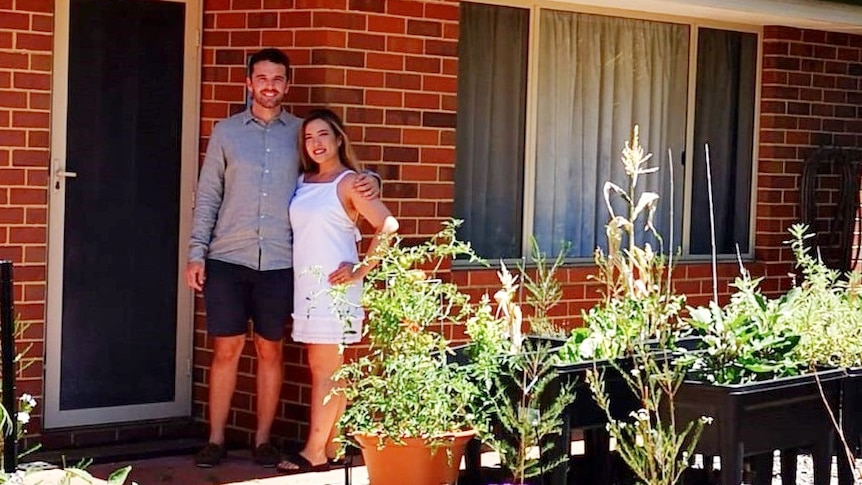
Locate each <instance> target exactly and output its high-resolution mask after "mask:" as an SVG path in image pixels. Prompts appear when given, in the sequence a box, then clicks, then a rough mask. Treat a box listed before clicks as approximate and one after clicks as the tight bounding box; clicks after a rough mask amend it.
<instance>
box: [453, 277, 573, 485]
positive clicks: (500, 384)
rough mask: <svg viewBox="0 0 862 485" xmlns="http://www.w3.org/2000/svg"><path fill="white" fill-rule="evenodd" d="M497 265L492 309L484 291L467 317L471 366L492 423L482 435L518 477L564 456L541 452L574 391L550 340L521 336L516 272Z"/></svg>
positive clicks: (555, 431)
mask: <svg viewBox="0 0 862 485" xmlns="http://www.w3.org/2000/svg"><path fill="white" fill-rule="evenodd" d="M500 266H501V269H500V271H499V272H498V277H499V279H500V282H501V286H502V288H501V289H500V290H499V291H498V292H497V293H496V294H495V295H494V299H495V300H496V302H497V304H498V307H497V308H498V310H497V312H496V314H492V313H491V306H490V304H489V300H488V298H487V297H485V298H483V300H482V302H481V303H480V305H479V306H478V308H477V311H476V313H475V314H474V316H473V317H472V318H471V319H469V320H468V321H467V325H466V332H467V335H469V336H470V342H471V343H470V347H469V351H470V364H469V368H470V372H471V374H472V376H473V378H474V381H475V382H476V384H477V385H478V386H479V387H480V389H481V390H482V395H483V396H485V400H484V401H483V403H482V414H485V415H488V416H489V418H490V422H491V424H492V430H491V431H492V432H491V433H489V434H488V436H487V437H486V441H487V442H488V443H489V444H490V446H491V447H492V448H493V449H494V450H496V451H497V452H498V453H499V455H500V462H501V464H502V466H503V467H504V468H505V469H507V470H508V471H509V472H511V474H512V478H513V479H514V482H515V483H521V482H522V481H523V480H524V479H526V478H529V477H534V476H536V475H539V474H541V473H543V472H544V471H545V468H552V467H554V466H556V465H558V464H559V462H561V461H562V460H563V459H564V458H560V460H558V462H548V461H547V460H544V461H541V460H540V459H539V457H540V456H541V455H545V456H548V455H547V453H548V452H550V451H551V449H552V442H551V441H550V440H547V439H546V438H548V437H550V436H553V435H559V434H561V433H563V429H562V426H563V416H564V412H565V410H566V407H567V406H568V405H569V404H571V403H572V402H573V401H574V399H575V395H574V391H573V389H572V385H571V383H569V384H563V385H560V383H559V381H557V380H555V376H556V374H555V372H554V367H553V362H554V361H555V360H554V358H553V356H552V354H551V350H550V349H549V348H548V346H547V345H544V344H538V345H533V344H532V343H531V341H530V340H524V339H522V338H521V324H522V315H521V310H520V307H519V306H518V305H517V304H516V303H515V295H516V293H517V291H518V288H519V284H518V277H517V276H515V275H513V274H511V273H510V272H509V271H508V270H507V268H506V265H505V264H503V263H502V262H501V264H500Z"/></svg>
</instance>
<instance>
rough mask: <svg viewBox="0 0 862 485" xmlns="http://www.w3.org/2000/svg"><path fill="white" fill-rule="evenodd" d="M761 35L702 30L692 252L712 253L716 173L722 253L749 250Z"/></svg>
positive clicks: (718, 239)
mask: <svg viewBox="0 0 862 485" xmlns="http://www.w3.org/2000/svg"><path fill="white" fill-rule="evenodd" d="M756 69H757V35H755V34H752V33H744V32H731V31H727V30H717V29H706V28H702V29H700V30H699V32H698V55H697V91H696V94H697V104H696V107H695V129H694V144H695V156H694V159H693V160H692V163H693V166H692V196H691V238H690V241H691V245H690V253H691V254H710V252H711V249H710V247H711V245H710V226H709V210H710V208H709V192H708V190H709V185H708V183H707V171H706V150H705V146H706V145H707V144H708V146H709V161H710V165H711V172H712V191H713V200H714V212H715V233H716V234H715V239H716V250H717V252H718V253H719V254H736V250H737V246H738V247H739V251H740V252H741V253H743V254H745V253H747V252H748V251H749V228H750V221H751V182H752V181H751V177H752V166H753V161H752V156H753V155H752V150H753V145H754V139H753V138H754V100H755V90H756V87H755V76H756Z"/></svg>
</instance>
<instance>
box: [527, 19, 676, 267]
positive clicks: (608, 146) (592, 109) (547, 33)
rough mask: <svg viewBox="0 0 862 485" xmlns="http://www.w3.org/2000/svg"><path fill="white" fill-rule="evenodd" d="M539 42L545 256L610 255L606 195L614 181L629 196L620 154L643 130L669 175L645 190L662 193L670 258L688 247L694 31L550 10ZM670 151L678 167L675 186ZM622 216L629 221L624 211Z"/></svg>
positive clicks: (538, 228)
mask: <svg viewBox="0 0 862 485" xmlns="http://www.w3.org/2000/svg"><path fill="white" fill-rule="evenodd" d="M539 37H540V39H539V73H538V83H539V85H538V111H537V115H538V118H537V133H536V191H535V193H536V196H535V205H534V214H533V221H534V233H535V235H536V238H537V240H538V241H539V246H540V248H541V249H542V251H547V252H550V253H552V254H555V253H556V252H557V251H558V250H559V248H560V247H561V244H562V243H563V241H570V242H571V243H572V252H571V253H570V256H573V257H589V256H591V255H592V253H593V251H594V249H595V248H596V247H597V246H599V247H603V248H605V247H607V237H606V235H605V230H604V227H605V224H606V223H607V222H608V219H609V214H608V210H607V208H606V206H605V203H604V201H603V198H602V197H603V195H602V188H603V186H604V184H605V182H607V181H613V182H614V183H616V184H617V185H619V186H620V187H623V188H628V178H627V177H626V174H625V171H624V169H623V165H622V163H621V162H620V155H621V152H622V149H623V147H624V143H625V141H626V140H630V139H631V134H632V128H633V127H634V125H639V127H640V141H641V144H642V145H643V146H644V147H645V148H646V149H647V150H648V151H650V152H652V153H653V154H654V156H653V158H652V160H651V161H650V162H649V166H651V167H657V166H659V167H661V170H660V171H659V172H658V174H657V175H656V174H653V175H646V176H644V177H642V178H641V179H640V180H639V181H638V192H639V193H640V192H642V191H644V190H649V191H653V192H658V193H659V194H660V195H661V197H662V199H661V203H660V204H661V205H660V207H659V209H658V211H657V213H656V219H655V224H656V227H657V228H658V229H659V232H660V233H661V234H662V236H663V238H664V241H663V243H664V249H665V250H667V249H668V247H669V246H671V245H672V246H673V247H676V246H678V245H679V239H680V237H679V236H680V234H681V227H682V225H681V222H680V221H681V216H682V210H681V207H682V194H683V190H682V188H683V187H682V183H683V170H682V169H681V164H680V163H679V158H680V157H679V154H680V153H681V152H682V149H683V147H684V146H685V126H686V90H687V80H688V57H689V54H688V52H689V27H688V26H687V25H679V24H671V23H663V22H650V21H645V20H634V19H625V18H616V17H605V16H599V15H587V14H579V13H573V12H560V11H554V10H543V11H542V12H541V27H540V35H539ZM669 151H670V152H672V153H673V154H674V159H675V160H677V166H676V167H674V171H673V178H672V177H671V171H670V170H669V168H668V158H669V157H668V155H667V154H668V152H669ZM672 184H673V186H674V189H675V190H674V194H673V197H671V185H672ZM671 207H673V208H674V210H673V219H674V220H673V221H671V212H672V211H671ZM614 210H615V212H616V213H617V214H626V212H624V211H625V208H624V207H623V206H621V205H617V206H615V209H614ZM671 227H673V228H674V231H673V239H674V240H673V241H671V240H670V239H671V238H670V233H671V230H670V229H671ZM642 228H643V224H639V225H638V231H639V234H638V235H637V237H638V238H639V240H638V241H637V243H638V244H641V243H642V242H643V239H642V238H644V237H645V235H644V234H643V231H642ZM653 243H655V241H653Z"/></svg>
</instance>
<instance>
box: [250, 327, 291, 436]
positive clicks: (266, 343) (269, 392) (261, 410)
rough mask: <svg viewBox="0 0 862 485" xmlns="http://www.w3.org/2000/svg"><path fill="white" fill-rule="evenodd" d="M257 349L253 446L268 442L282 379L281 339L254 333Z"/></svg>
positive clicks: (282, 346)
mask: <svg viewBox="0 0 862 485" xmlns="http://www.w3.org/2000/svg"><path fill="white" fill-rule="evenodd" d="M254 345H255V349H256V351H257V430H256V431H255V436H254V445H255V447H257V446H260V445H262V444H264V443H269V439H270V432H271V431H272V422H273V421H274V420H275V413H276V411H277V410H278V401H279V399H280V397H281V384H282V381H283V380H284V362H283V359H282V353H283V348H284V345H283V341H282V340H281V339H279V340H267V339H265V338H263V337H260V336H258V335H255V337H254Z"/></svg>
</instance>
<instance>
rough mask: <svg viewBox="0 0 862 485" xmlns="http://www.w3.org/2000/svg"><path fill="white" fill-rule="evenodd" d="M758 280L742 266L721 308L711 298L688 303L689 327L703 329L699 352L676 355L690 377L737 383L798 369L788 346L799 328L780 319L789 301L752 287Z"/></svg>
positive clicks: (800, 367)
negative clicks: (705, 303) (697, 304)
mask: <svg viewBox="0 0 862 485" xmlns="http://www.w3.org/2000/svg"><path fill="white" fill-rule="evenodd" d="M760 280H761V279H760V278H758V279H752V278H751V277H750V275H749V274H748V272H746V271H744V272H743V276H741V277H739V278H737V279H736V282H735V283H734V285H733V286H734V287H735V288H736V291H735V292H734V293H733V295H731V298H730V302H729V303H728V304H727V305H725V306H724V307H723V308H722V307H719V306H718V305H717V304H716V303H715V302H713V303H711V304H710V306H709V307H706V308H705V307H699V308H690V309H689V314H690V316H691V318H690V323H691V325H692V327H694V328H695V329H696V330H697V331H699V332H702V333H703V337H702V342H703V349H704V350H703V352H697V353H691V354H688V355H686V356H685V357H683V358H681V363H683V364H685V365H687V366H689V373H690V374H691V375H692V376H693V377H694V378H696V379H699V380H703V381H706V382H709V383H713V384H741V383H745V382H754V381H762V380H766V379H772V378H774V377H782V376H792V375H798V374H799V373H800V372H802V371H803V370H804V369H805V368H807V363H806V362H805V361H804V360H800V359H799V358H798V356H796V355H795V354H794V352H793V351H794V348H795V347H796V346H797V345H798V344H799V339H800V336H799V334H797V333H795V332H794V331H793V330H792V329H790V328H788V327H787V326H785V325H784V324H783V323H782V321H781V320H782V318H783V317H784V316H785V315H784V314H785V313H786V312H787V311H788V308H789V306H790V304H789V301H790V298H789V296H788V295H783V296H782V297H780V298H777V299H769V298H766V297H765V296H763V295H762V294H761V293H760V291H759V290H758V285H759V283H760Z"/></svg>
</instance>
